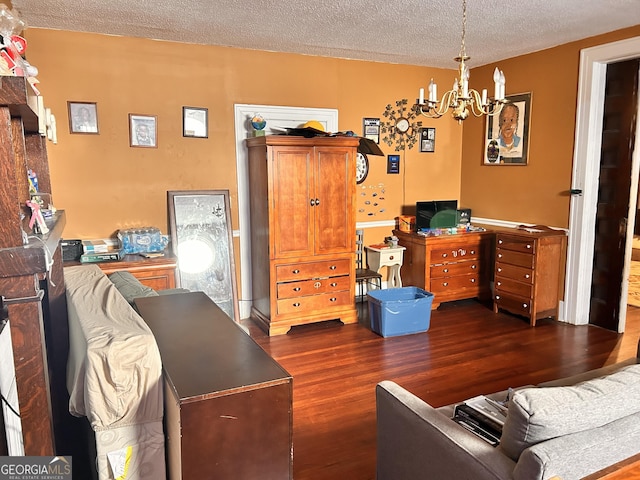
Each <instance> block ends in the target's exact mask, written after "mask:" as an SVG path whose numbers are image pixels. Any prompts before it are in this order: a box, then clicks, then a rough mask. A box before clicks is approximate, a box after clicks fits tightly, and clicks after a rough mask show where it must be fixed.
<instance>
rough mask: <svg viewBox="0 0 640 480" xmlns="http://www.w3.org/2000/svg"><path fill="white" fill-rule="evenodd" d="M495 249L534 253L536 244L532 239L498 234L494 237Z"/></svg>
mask: <svg viewBox="0 0 640 480" xmlns="http://www.w3.org/2000/svg"><path fill="white" fill-rule="evenodd" d="M496 248H504V249H507V250H513V251H515V252H527V253H535V252H536V242H535V240H534V239H532V238H526V237H518V236H511V235H504V234H500V233H499V234H498V235H497V236H496Z"/></svg>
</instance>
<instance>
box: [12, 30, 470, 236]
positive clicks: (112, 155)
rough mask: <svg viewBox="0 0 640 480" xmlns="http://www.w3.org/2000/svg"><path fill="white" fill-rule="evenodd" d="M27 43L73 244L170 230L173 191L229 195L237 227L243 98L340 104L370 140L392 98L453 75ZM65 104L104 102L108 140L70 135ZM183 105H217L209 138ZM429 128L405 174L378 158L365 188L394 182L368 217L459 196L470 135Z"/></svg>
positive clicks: (53, 39)
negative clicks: (237, 111) (152, 127)
mask: <svg viewBox="0 0 640 480" xmlns="http://www.w3.org/2000/svg"><path fill="white" fill-rule="evenodd" d="M25 36H26V38H27V39H28V42H29V46H28V50H27V58H28V59H29V61H30V62H31V63H32V64H33V65H35V66H37V67H38V69H39V71H40V73H39V75H38V78H39V79H40V81H41V84H40V89H41V91H42V94H43V96H44V99H45V104H46V106H48V107H50V108H51V109H52V111H53V113H54V115H55V116H56V119H57V125H58V144H57V145H52V144H51V143H49V158H50V164H51V175H52V185H53V190H54V192H53V194H54V199H55V204H56V206H57V207H58V208H64V209H65V210H66V212H67V218H68V221H67V228H66V230H65V237H67V238H76V237H77V238H96V237H107V236H110V235H112V234H113V232H114V231H116V230H117V229H119V228H126V227H131V226H141V225H156V226H159V227H160V228H161V229H162V230H163V231H164V232H166V228H167V213H166V212H167V209H166V191H167V190H190V189H229V190H230V192H231V209H232V217H233V228H234V229H237V228H238V223H237V222H238V219H237V213H236V212H237V186H236V160H235V137H234V135H235V134H234V124H233V122H234V118H233V112H234V110H233V108H234V104H235V103H244V104H266V105H286V106H296V107H316V108H335V109H338V111H339V129H340V130H353V131H355V132H356V133H358V134H361V133H362V118H363V117H380V118H383V117H382V113H383V112H384V110H385V107H386V105H387V104H388V103H395V101H396V100H399V99H402V98H408V99H409V100H410V102H411V103H413V101H415V98H416V97H417V94H418V89H419V87H421V86H425V85H426V84H427V83H428V81H429V78H430V77H431V76H434V77H435V78H436V80H437V81H439V82H440V83H441V84H448V83H450V80H451V78H452V76H453V71H452V70H442V69H427V68H421V67H415V66H403V65H391V64H383V63H374V62H362V61H349V60H339V59H332V58H322V57H312V56H303V55H292V54H281V53H272V52H262V51H252V50H242V49H234V48H227V47H212V46H202V45H186V44H180V43H172V42H161V41H153V40H146V39H135V38H125V37H115V36H104V35H95V34H85V33H74V32H68V31H55V30H46V29H35V28H31V29H28V30H26V32H25ZM452 64H453V62H452ZM452 66H455V65H452ZM67 101H87V102H97V109H98V117H99V129H100V134H99V135H83V134H70V133H69V127H68V119H67ZM182 106H195V107H205V108H208V109H209V138H207V139H194V138H183V137H182V117H181V115H182ZM129 113H135V114H145V115H157V117H158V148H157V149H147V148H131V147H130V146H129V134H128V116H127V115H128V114H129ZM426 123H427V124H428V125H429V126H436V127H437V138H436V153H432V154H427V153H420V152H419V151H418V148H417V147H414V148H413V149H412V150H407V151H406V155H405V156H404V157H403V159H402V165H403V170H402V172H401V174H400V175H387V173H386V159H385V158H383V157H372V158H370V164H371V172H370V174H369V177H368V178H367V180H366V182H365V183H364V184H363V187H369V186H375V185H378V184H379V183H384V185H385V200H384V202H385V205H384V208H385V212H384V213H380V212H378V213H377V214H376V215H375V216H368V215H367V214H366V212H365V213H359V216H358V221H376V220H393V219H394V218H395V217H396V216H397V215H398V214H399V213H401V210H402V204H403V202H404V203H406V204H411V203H415V201H416V200H420V199H429V198H458V197H459V192H460V157H461V145H462V129H461V128H460V126H458V125H457V124H456V123H454V122H453V121H449V120H446V121H429V122H426ZM381 148H382V149H383V151H384V152H385V153H387V154H391V153H396V152H394V151H393V148H391V147H389V146H387V145H386V144H381ZM405 167H406V168H405ZM404 173H406V176H405V175H404ZM403 183H406V192H407V193H406V194H403V191H404V190H403ZM385 234H386V235H389V234H390V229H385V230H384V231H383V232H381V233H380V235H381V236H384V235H385ZM376 240H382V238H376V239H373V238H372V239H371V241H372V242H373V241H376Z"/></svg>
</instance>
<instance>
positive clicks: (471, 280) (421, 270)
mask: <svg viewBox="0 0 640 480" xmlns="http://www.w3.org/2000/svg"><path fill="white" fill-rule="evenodd" d="M393 234H394V235H396V236H397V237H398V244H399V245H400V246H403V247H405V248H406V250H405V252H404V262H403V264H402V269H401V273H402V282H403V284H404V285H412V286H415V287H420V288H423V289H424V290H427V291H428V292H431V293H433V294H434V299H433V304H432V308H433V309H436V308H438V307H439V306H440V304H441V303H442V302H449V301H452V300H462V299H465V298H474V297H479V298H481V299H489V298H491V290H490V285H489V282H490V280H491V273H492V252H493V240H494V233H493V232H488V231H487V232H468V233H461V234H457V235H440V236H433V237H427V236H423V235H418V234H417V233H415V232H403V231H401V230H394V231H393Z"/></svg>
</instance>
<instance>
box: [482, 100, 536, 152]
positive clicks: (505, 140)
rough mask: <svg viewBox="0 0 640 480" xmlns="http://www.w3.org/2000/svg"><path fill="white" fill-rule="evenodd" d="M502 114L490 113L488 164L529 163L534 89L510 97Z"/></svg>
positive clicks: (488, 116) (486, 148) (487, 135)
mask: <svg viewBox="0 0 640 480" xmlns="http://www.w3.org/2000/svg"><path fill="white" fill-rule="evenodd" d="M506 100H507V103H506V104H505V105H504V106H503V107H502V110H501V111H500V113H499V114H498V115H487V124H486V135H485V145H484V154H483V156H484V159H483V164H484V165H527V163H528V157H529V122H530V118H531V92H529V93H521V94H518V95H509V96H507V97H506Z"/></svg>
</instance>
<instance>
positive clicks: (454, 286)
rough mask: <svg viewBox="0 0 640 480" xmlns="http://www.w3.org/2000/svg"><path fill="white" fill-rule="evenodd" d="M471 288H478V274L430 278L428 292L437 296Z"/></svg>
mask: <svg viewBox="0 0 640 480" xmlns="http://www.w3.org/2000/svg"><path fill="white" fill-rule="evenodd" d="M472 287H473V288H477V287H480V276H479V275H478V274H472V275H459V276H457V277H445V278H432V279H431V287H430V289H429V291H430V292H431V293H434V294H436V295H438V294H439V293H448V292H455V291H456V290H463V289H465V288H472Z"/></svg>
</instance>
